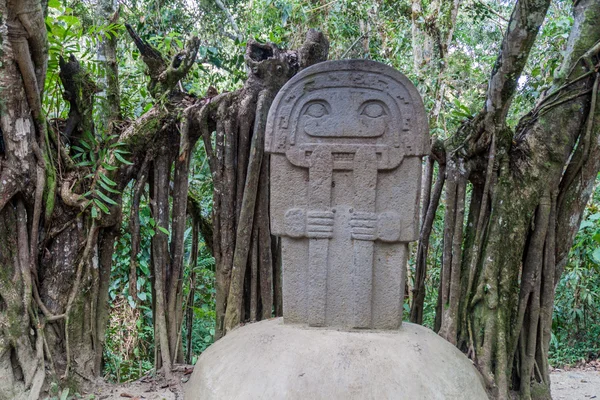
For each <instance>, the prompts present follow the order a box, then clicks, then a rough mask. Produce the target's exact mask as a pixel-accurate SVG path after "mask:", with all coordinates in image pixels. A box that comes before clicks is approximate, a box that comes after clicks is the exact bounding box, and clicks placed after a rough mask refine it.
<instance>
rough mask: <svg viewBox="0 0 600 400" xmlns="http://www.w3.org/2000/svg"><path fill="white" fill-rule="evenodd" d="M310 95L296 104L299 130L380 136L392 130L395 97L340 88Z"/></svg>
mask: <svg viewBox="0 0 600 400" xmlns="http://www.w3.org/2000/svg"><path fill="white" fill-rule="evenodd" d="M306 97H307V101H306V102H305V103H304V104H298V105H296V106H295V107H294V108H295V109H294V113H296V112H298V116H297V118H298V123H297V133H300V134H302V133H304V134H306V135H308V136H313V137H322V138H348V139H350V138H377V137H380V136H383V135H385V134H386V133H388V132H389V131H390V124H391V123H392V116H391V113H390V107H389V105H388V103H389V102H390V100H391V99H389V98H388V97H389V96H387V95H382V94H381V93H377V92H376V91H371V90H361V91H357V90H352V89H350V88H340V89H339V90H338V91H337V92H335V93H334V92H331V91H328V90H317V91H315V92H314V93H311V94H310V95H308V96H306ZM394 108H395V107H394ZM394 111H396V110H394ZM393 125H395V124H393ZM305 140H310V139H309V138H306V139H305Z"/></svg>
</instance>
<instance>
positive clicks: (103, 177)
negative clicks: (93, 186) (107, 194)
mask: <svg viewBox="0 0 600 400" xmlns="http://www.w3.org/2000/svg"><path fill="white" fill-rule="evenodd" d="M99 175H100V179H102V180H103V181H104V182H106V184H108V185H110V186H117V182H115V181H111V180H110V179H109V178H108V176H106V175H104V174H103V173H102V172H100V174H99Z"/></svg>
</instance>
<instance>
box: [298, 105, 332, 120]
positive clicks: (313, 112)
mask: <svg viewBox="0 0 600 400" xmlns="http://www.w3.org/2000/svg"><path fill="white" fill-rule="evenodd" d="M304 114H306V115H310V116H311V117H314V118H321V117H322V116H323V115H326V114H328V112H327V108H326V107H325V105H324V104H321V103H313V104H311V105H309V106H308V108H307V109H306V111H305V112H304Z"/></svg>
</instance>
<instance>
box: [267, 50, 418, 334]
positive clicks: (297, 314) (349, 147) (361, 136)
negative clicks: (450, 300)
mask: <svg viewBox="0 0 600 400" xmlns="http://www.w3.org/2000/svg"><path fill="white" fill-rule="evenodd" d="M309 71H310V73H308V72H307V73H301V74H299V75H298V76H296V77H295V78H293V79H292V81H290V82H289V83H288V84H287V85H286V86H285V87H284V88H283V89H282V90H281V91H280V92H279V94H278V95H277V97H276V99H275V101H274V102H273V105H272V106H271V109H270V112H269V118H268V122H267V130H266V150H267V151H268V152H269V153H271V230H272V233H273V234H274V235H278V236H281V237H282V257H283V269H284V271H283V276H284V282H283V293H284V305H283V307H284V321H285V322H286V323H305V324H308V325H310V326H337V327H345V328H377V329H395V328H398V327H399V326H400V323H401V321H402V303H403V295H404V293H403V292H404V277H405V269H406V259H407V249H408V242H411V241H414V240H416V239H417V238H418V216H419V212H418V210H419V193H420V187H421V157H422V156H423V155H425V154H427V153H428V151H429V132H428V128H427V120H426V117H425V110H424V108H423V103H422V101H421V97H420V96H419V94H418V93H417V91H416V89H415V87H414V86H413V85H412V83H410V82H409V81H408V79H407V78H406V77H404V76H403V75H402V74H400V73H399V72H398V71H396V70H394V69H393V68H390V67H387V66H385V65H383V64H380V63H376V62H372V61H366V60H348V61H333V62H328V63H321V64H318V65H317V66H315V67H312V68H310V70H309Z"/></svg>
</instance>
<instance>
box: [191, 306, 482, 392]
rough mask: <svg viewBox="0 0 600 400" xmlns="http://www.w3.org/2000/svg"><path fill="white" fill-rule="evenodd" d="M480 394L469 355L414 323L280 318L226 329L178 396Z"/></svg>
mask: <svg viewBox="0 0 600 400" xmlns="http://www.w3.org/2000/svg"><path fill="white" fill-rule="evenodd" d="M216 399H220V400H225V399H227V400H237V399H239V400H242V399H243V400H260V399H265V400H267V399H268V400H276V399H289V400H309V399H310V400H319V399H323V400H337V399H340V400H367V399H377V400H385V399H393V400H485V399H487V395H486V393H485V390H484V387H483V384H482V382H481V380H480V377H479V374H478V372H477V371H476V369H475V367H474V366H473V365H472V363H471V361H470V360H469V359H467V357H465V356H464V355H463V354H462V353H461V352H460V351H459V350H457V349H456V348H455V347H454V346H452V345H451V344H450V343H448V342H447V341H445V340H444V339H442V338H441V337H439V336H438V335H436V334H435V333H434V332H432V331H431V330H429V329H427V328H424V327H422V326H420V325H414V324H409V323H406V322H405V323H403V324H402V326H401V327H400V329H398V330H394V331H372V330H360V331H338V330H332V329H326V328H309V327H302V326H298V325H290V324H283V321H282V319H281V318H277V319H273V320H269V321H262V322H258V323H254V324H249V325H246V326H243V327H241V328H238V329H236V330H234V331H233V332H231V333H229V334H227V335H226V336H225V337H224V338H223V339H221V340H219V341H218V342H216V343H215V344H213V345H212V346H210V347H209V348H208V349H207V350H206V351H205V352H204V353H203V354H202V356H200V359H199V360H198V363H197V364H196V367H195V369H194V373H193V375H192V377H191V379H190V380H189V382H188V383H187V384H186V392H185V400H216Z"/></svg>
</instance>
